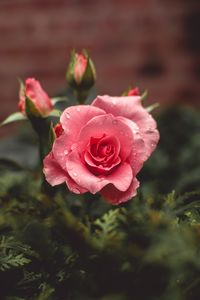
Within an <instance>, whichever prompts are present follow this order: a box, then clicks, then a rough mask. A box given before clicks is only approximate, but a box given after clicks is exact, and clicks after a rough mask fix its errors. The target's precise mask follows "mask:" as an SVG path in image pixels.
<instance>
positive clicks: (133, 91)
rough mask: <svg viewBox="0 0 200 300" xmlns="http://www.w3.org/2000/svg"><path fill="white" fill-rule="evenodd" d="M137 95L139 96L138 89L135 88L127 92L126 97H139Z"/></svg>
mask: <svg viewBox="0 0 200 300" xmlns="http://www.w3.org/2000/svg"><path fill="white" fill-rule="evenodd" d="M139 95H140V90H139V88H138V87H135V88H133V89H131V90H129V91H128V95H127V96H139Z"/></svg>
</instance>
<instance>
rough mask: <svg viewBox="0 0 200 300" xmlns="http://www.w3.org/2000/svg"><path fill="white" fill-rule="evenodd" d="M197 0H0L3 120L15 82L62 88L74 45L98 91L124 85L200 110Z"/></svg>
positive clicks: (13, 102) (13, 101) (11, 106)
mask: <svg viewBox="0 0 200 300" xmlns="http://www.w3.org/2000/svg"><path fill="white" fill-rule="evenodd" d="M198 12H199V0H173V1H172V0H157V1H156V0H132V1H131V0H101V1H100V0H99V1H98V0H65V1H64V0H1V1H0V99H1V100H0V101H1V102H0V103H1V110H0V119H3V118H4V117H5V116H6V115H8V114H9V113H11V112H13V111H15V110H16V107H17V102H18V83H17V80H16V78H17V77H21V78H26V77H28V76H33V77H36V78H37V79H39V80H40V81H41V82H42V84H43V86H44V88H45V89H46V90H47V91H48V93H49V94H50V95H53V94H54V93H56V92H57V91H59V90H60V89H63V87H65V85H66V82H65V78H64V74H65V69H66V65H67V61H68V57H69V51H70V49H72V48H74V47H75V48H76V49H81V48H83V47H84V48H87V49H88V50H89V52H90V54H91V56H92V58H93V59H94V61H95V63H96V68H97V74H98V81H97V88H98V90H99V93H101V94H104V93H108V94H112V95H118V94H120V93H121V92H122V91H123V89H125V88H127V86H128V85H129V84H135V85H137V86H139V87H141V88H142V89H145V88H147V89H148V90H149V95H150V98H151V99H152V101H154V100H156V101H159V102H162V103H164V104H166V103H167V104H168V103H172V102H173V103H174V102H188V103H193V104H195V105H198V104H199V103H200V101H199V95H200V87H199V77H200V67H199V65H198V63H199V57H198V51H199V48H200V44H199V39H198V30H199V28H200V21H199V20H200V18H199V15H198Z"/></svg>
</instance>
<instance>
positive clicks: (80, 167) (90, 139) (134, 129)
mask: <svg viewBox="0 0 200 300" xmlns="http://www.w3.org/2000/svg"><path fill="white" fill-rule="evenodd" d="M60 123H61V125H62V127H63V133H62V135H60V136H59V137H56V138H55V140H54V143H53V146H52V150H51V152H50V153H49V154H48V155H47V156H46V157H45V159H44V170H43V171H44V174H45V177H46V180H47V182H48V183H49V184H50V185H52V186H54V185H58V184H61V183H65V184H66V185H67V187H68V189H69V190H70V191H71V192H73V193H76V194H83V193H86V192H90V193H92V194H95V193H97V192H100V194H101V195H102V196H103V197H104V198H105V200H107V201H108V202H109V203H111V204H115V205H117V204H120V203H123V202H126V201H128V200H129V199H131V198H132V197H134V196H135V195H136V193H137V188H138V187H139V181H138V179H137V177H136V176H137V174H138V173H139V171H140V170H141V169H142V166H143V164H144V162H145V161H146V160H147V159H148V158H149V156H150V155H151V154H152V152H153V151H154V150H155V148H156V146H157V143H158V140H159V132H158V130H157V125H156V121H155V120H154V119H153V117H152V116H151V115H150V114H149V113H148V112H147V110H146V109H145V108H144V107H143V106H142V102H141V97H140V96H128V97H127V96H126V97H109V96H98V97H97V98H96V99H95V100H94V101H93V102H92V104H91V105H76V106H71V107H68V108H66V109H65V110H64V111H63V113H62V115H61V117H60Z"/></svg>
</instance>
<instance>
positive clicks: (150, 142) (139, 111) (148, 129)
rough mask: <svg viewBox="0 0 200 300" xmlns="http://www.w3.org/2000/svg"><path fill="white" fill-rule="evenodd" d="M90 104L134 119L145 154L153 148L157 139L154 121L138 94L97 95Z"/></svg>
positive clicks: (149, 152) (148, 154) (148, 153)
mask: <svg viewBox="0 0 200 300" xmlns="http://www.w3.org/2000/svg"><path fill="white" fill-rule="evenodd" d="M92 105H93V106H95V107H99V108H101V109H103V110H104V111H105V112H106V113H112V114H113V115H114V116H122V117H125V118H128V119H130V120H132V121H134V122H135V123H136V124H137V125H138V127H139V130H140V134H141V136H142V139H143V140H144V143H145V149H146V156H147V157H149V156H150V155H151V153H152V152H153V151H154V150H155V147H156V145H157V143H158V140H159V133H158V131H157V129H156V122H155V120H154V119H153V118H152V116H151V115H150V114H149V113H148V112H147V111H146V109H145V108H144V107H142V104H141V97H140V96H126V97H109V96H106V95H105V96H98V97H97V98H96V99H95V100H94V101H93V102H92Z"/></svg>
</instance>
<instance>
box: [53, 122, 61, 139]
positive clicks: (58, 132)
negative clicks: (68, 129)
mask: <svg viewBox="0 0 200 300" xmlns="http://www.w3.org/2000/svg"><path fill="white" fill-rule="evenodd" d="M54 132H55V135H56V137H57V138H58V137H59V136H61V134H62V133H63V127H62V125H61V124H60V123H58V124H56V125H55V126H54Z"/></svg>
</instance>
